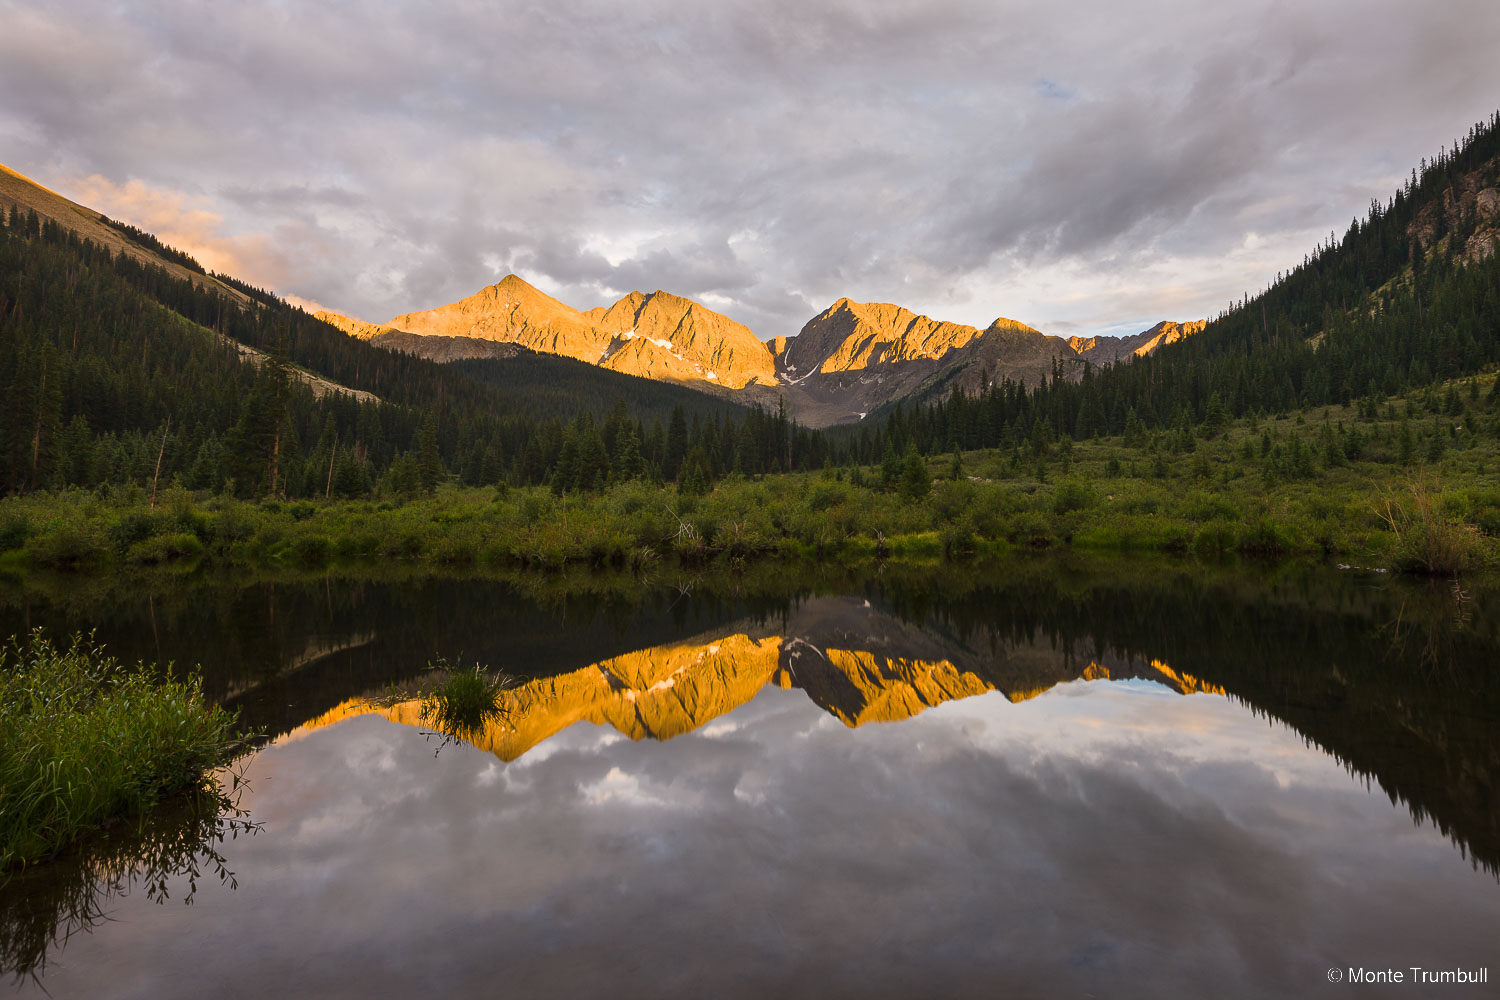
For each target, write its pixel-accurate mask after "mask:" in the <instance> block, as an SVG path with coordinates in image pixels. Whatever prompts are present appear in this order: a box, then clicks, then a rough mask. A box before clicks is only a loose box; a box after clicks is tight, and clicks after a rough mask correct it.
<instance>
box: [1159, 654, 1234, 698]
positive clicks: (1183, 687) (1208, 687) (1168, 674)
mask: <svg viewBox="0 0 1500 1000" xmlns="http://www.w3.org/2000/svg"><path fill="white" fill-rule="evenodd" d="M1151 668H1152V669H1153V670H1155V671H1156V672H1157V673H1159V674H1161V675H1162V676H1163V677H1165V678H1166V679H1167V680H1169V681H1171V682H1172V685H1173V686H1174V687H1176V688H1177V690H1179V691H1181V692H1182V693H1183V694H1217V695H1223V694H1224V689H1223V688H1222V687H1220V686H1219V685H1217V684H1208V683H1205V682H1204V681H1200V680H1199V679H1198V678H1196V677H1194V676H1193V675H1192V674H1179V673H1178V672H1177V671H1175V670H1173V669H1172V668H1171V667H1169V666H1167V665H1166V664H1165V663H1163V662H1161V661H1160V660H1152V661H1151Z"/></svg>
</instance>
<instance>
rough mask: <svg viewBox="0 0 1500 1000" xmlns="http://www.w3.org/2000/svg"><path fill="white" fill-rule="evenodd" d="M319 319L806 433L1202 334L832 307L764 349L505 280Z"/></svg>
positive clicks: (677, 317) (671, 307) (650, 311)
mask: <svg viewBox="0 0 1500 1000" xmlns="http://www.w3.org/2000/svg"><path fill="white" fill-rule="evenodd" d="M318 316H319V317H320V318H322V319H324V320H326V321H327V322H329V323H331V324H333V325H334V326H336V327H338V328H339V329H340V330H343V331H344V332H345V333H347V334H349V335H350V336H353V337H360V338H362V339H367V340H369V341H370V342H371V343H374V344H376V345H378V346H381V347H386V348H390V349H392V350H398V351H405V352H408V353H412V354H418V355H421V356H422V357H427V358H432V359H433V360H436V361H457V360H461V359H465V358H493V357H502V358H503V357H509V356H512V352H513V350H514V348H515V347H522V348H526V349H528V350H532V351H540V352H543V353H547V354H560V355H563V356H564V357H569V358H574V359H577V360H579V361H584V362H587V363H589V364H594V365H599V366H600V367H603V368H608V369H611V370H612V371H617V372H622V373H624V374H627V375H636V376H640V377H642V378H651V379H659V380H662V381H669V382H675V383H678V384H681V385H687V386H691V387H693V388H697V389H701V390H704V391H708V392H713V393H714V394H716V395H726V396H729V397H731V398H735V399H738V400H740V401H742V402H746V403H749V402H759V403H763V404H767V405H775V403H776V401H777V399H778V397H779V398H780V399H782V400H784V401H785V402H786V404H787V406H788V408H789V409H790V411H791V413H792V415H793V416H794V417H796V418H797V419H798V420H799V421H800V422H802V423H803V424H806V425H808V426H812V427H826V426H829V425H831V424H838V423H850V422H856V421H859V420H862V419H864V417H865V416H866V415H868V414H869V413H870V412H872V411H874V410H876V409H878V408H880V407H881V406H884V405H885V404H887V403H891V402H894V401H895V400H898V399H904V398H908V397H911V398H915V399H922V398H924V397H930V396H932V395H935V394H937V393H939V392H942V393H946V392H949V391H951V390H952V388H953V387H954V386H957V387H959V388H961V389H963V390H964V391H966V392H970V393H974V392H978V391H980V390H982V389H983V388H984V387H985V386H986V385H990V384H992V383H995V382H999V381H1000V380H1001V379H1006V378H1008V379H1011V380H1012V381H1017V382H1025V383H1028V384H1032V385H1034V384H1036V383H1037V382H1038V381H1040V380H1041V379H1042V378H1043V377H1044V376H1046V375H1049V374H1050V373H1051V372H1052V371H1053V370H1054V369H1055V368H1056V367H1057V366H1059V365H1061V367H1062V370H1063V371H1064V373H1065V374H1070V375H1075V376H1076V375H1080V374H1081V373H1082V371H1083V365H1084V362H1085V361H1089V362H1093V363H1095V364H1105V363H1110V362H1113V361H1118V360H1121V359H1125V358H1129V357H1131V356H1133V355H1142V354H1149V353H1151V352H1152V351H1154V350H1156V349H1157V348H1158V347H1159V346H1161V345H1162V344H1167V343H1172V342H1174V341H1176V340H1180V339H1181V338H1182V337H1185V336H1187V335H1189V334H1192V333H1196V332H1197V331H1198V330H1201V329H1202V328H1203V326H1204V324H1203V323H1201V322H1199V323H1185V324H1178V323H1171V322H1163V323H1159V324H1157V325H1156V326H1154V327H1152V328H1151V329H1150V330H1146V331H1144V332H1142V333H1139V334H1136V335H1135V336H1132V337H1094V338H1089V339H1083V338H1076V337H1075V338H1073V339H1071V340H1065V339H1063V338H1061V337H1051V336H1048V335H1046V334H1043V333H1041V332H1040V331H1038V330H1035V329H1033V328H1031V327H1029V326H1027V325H1026V324H1025V323H1020V322H1017V321H1016V320H1011V319H1005V318H1003V317H1002V318H999V319H996V320H995V321H994V322H993V323H991V324H990V325H989V326H988V327H986V328H985V329H983V330H980V329H979V328H978V327H973V326H966V325H964V324H962V323H950V322H945V321H943V320H936V319H933V318H931V317H929V316H923V315H920V314H918V313H914V312H912V311H911V310H910V309H906V308H903V307H901V306H898V305H893V304H891V303H886V302H854V301H852V300H850V299H847V298H843V299H839V300H838V301H837V302H835V303H834V304H833V305H831V306H829V307H828V308H827V309H825V310H824V311H823V312H821V313H819V314H818V315H817V316H814V317H813V318H812V319H811V320H809V321H808V322H807V324H806V325H805V326H803V328H802V331H801V332H800V333H799V334H798V335H797V336H796V337H790V338H788V337H773V338H771V339H769V340H765V341H762V340H759V339H758V338H757V337H756V336H755V334H754V333H752V332H751V331H750V329H749V328H748V327H746V326H744V325H743V324H741V323H737V322H735V321H734V320H732V319H730V318H729V317H728V316H725V315H723V314H721V313H717V312H714V311H713V310H712V309H709V308H707V307H706V306H704V305H703V304H701V303H699V302H694V301H693V300H692V299H688V298H683V297H682V296H680V295H672V294H670V293H668V292H664V291H655V292H631V293H629V294H628V295H626V296H624V297H623V298H621V299H620V300H619V301H618V302H615V303H614V304H612V305H609V306H598V307H596V308H593V309H589V310H586V311H579V310H577V309H574V308H573V307H572V306H569V305H567V304H566V303H563V302H560V301H558V300H557V299H554V298H553V297H551V296H550V295H547V294H545V293H543V292H541V291H539V290H537V289H536V288H534V287H532V286H531V285H530V284H528V283H527V282H525V281H524V280H522V279H521V278H519V277H517V276H515V275H513V274H512V275H509V276H507V277H506V278H504V279H503V280H502V281H500V282H499V283H498V284H495V285H491V286H489V287H488V288H485V289H483V290H481V291H480V292H478V293H477V294H475V295H471V296H469V297H468V298H466V299H461V300H459V301H458V302H454V303H451V304H449V305H445V306H439V307H438V308H436V309H428V310H423V311H420V312H409V313H402V314H401V315H399V316H395V317H392V318H391V319H390V320H389V321H387V322H385V323H366V322H364V321H362V320H357V319H351V318H349V317H347V316H341V315H339V314H337V313H326V312H325V313H319V314H318Z"/></svg>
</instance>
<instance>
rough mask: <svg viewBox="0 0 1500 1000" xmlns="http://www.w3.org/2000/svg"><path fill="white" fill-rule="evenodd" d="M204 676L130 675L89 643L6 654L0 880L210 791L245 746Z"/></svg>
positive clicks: (0, 653)
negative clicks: (209, 695) (126, 821)
mask: <svg viewBox="0 0 1500 1000" xmlns="http://www.w3.org/2000/svg"><path fill="white" fill-rule="evenodd" d="M233 724H234V716H233V715H231V714H230V713H228V712H226V711H224V710H223V709H222V708H219V707H212V708H210V707H208V706H207V705H206V704H205V703H204V700H203V692H202V686H201V682H200V680H199V678H198V677H197V676H190V677H188V678H186V679H181V678H175V677H172V676H170V674H169V675H168V676H166V677H158V676H155V675H154V672H153V671H152V670H150V669H148V668H147V667H145V666H144V665H141V664H138V665H137V666H136V667H134V668H132V669H125V668H123V667H122V666H121V665H120V663H119V662H118V661H116V660H115V659H114V658H113V657H110V656H108V655H106V653H105V650H104V647H103V646H101V645H97V644H95V643H94V641H93V638H92V636H89V637H84V636H81V635H74V636H73V637H72V638H71V640H70V641H69V643H68V645H67V646H66V647H60V646H56V645H54V644H53V643H52V641H51V640H50V639H48V638H47V637H46V636H45V635H43V633H42V632H41V631H40V630H36V631H33V632H32V633H30V634H29V635H27V636H26V637H24V638H20V637H17V638H13V639H12V640H11V641H10V644H9V645H7V646H3V647H0V872H3V871H5V870H6V869H9V868H13V867H20V866H25V865H28V864H32V863H35V862H37V861H41V860H44V859H46V858H48V857H51V856H53V855H55V854H56V853H57V852H59V851H60V850H62V849H63V848H64V847H66V846H67V845H68V844H69V843H71V842H72V841H73V840H75V839H77V838H78V837H79V836H81V835H82V834H84V833H86V832H87V831H89V830H91V829H94V828H97V827H99V826H100V825H101V824H104V823H106V822H108V821H110V820H113V819H116V818H120V817H124V816H129V815H135V814H139V813H141V812H143V811H145V810H147V809H149V808H150V807H151V806H152V805H154V804H155V803H156V802H157V801H159V800H160V799H161V798H162V797H163V796H165V795H167V794H170V793H173V792H179V791H185V790H193V789H198V790H209V789H210V786H212V785H213V784H214V779H213V775H212V772H213V770H214V769H215V768H217V767H219V766H220V765H222V764H225V763H227V762H228V761H229V760H230V759H231V758H232V757H233V756H234V754H235V753H236V751H237V750H238V749H239V748H240V747H241V746H243V745H244V744H243V739H242V738H241V737H238V736H236V735H235V734H234V732H233V728H232V727H233Z"/></svg>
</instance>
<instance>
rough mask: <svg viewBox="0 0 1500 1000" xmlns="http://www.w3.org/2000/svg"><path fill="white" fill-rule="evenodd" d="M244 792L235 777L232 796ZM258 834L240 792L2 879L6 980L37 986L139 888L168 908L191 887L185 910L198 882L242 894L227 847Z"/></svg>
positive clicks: (1, 959)
mask: <svg viewBox="0 0 1500 1000" xmlns="http://www.w3.org/2000/svg"><path fill="white" fill-rule="evenodd" d="M239 785H240V782H239V779H238V778H237V777H234V778H233V779H232V781H231V786H232V789H237V788H238V787H239ZM259 830H260V824H259V823H254V822H251V821H250V819H249V811H248V810H245V809H242V808H240V806H239V804H238V792H237V790H231V791H229V792H225V791H222V790H219V791H215V792H204V793H200V794H197V795H194V796H193V797H191V798H190V799H188V800H186V801H180V802H176V803H171V804H164V805H162V806H159V807H157V808H156V809H154V810H152V811H151V812H149V813H147V814H145V815H143V816H141V817H139V818H137V819H133V820H129V821H126V822H124V823H121V824H118V825H116V826H114V827H113V828H111V829H109V830H105V831H102V832H100V833H99V834H97V835H95V836H93V837H89V838H86V839H85V840H84V841H82V842H80V843H79V845H78V846H76V847H75V848H74V849H73V850H72V851H70V852H69V853H68V854H67V855H66V856H64V857H62V858H59V859H58V860H57V861H54V862H51V863H48V864H43V865H38V866H35V867H32V868H29V869H25V870H22V871H19V872H15V873H13V874H11V875H9V876H0V972H9V973H11V974H12V976H13V977H14V979H13V982H14V983H16V984H19V983H20V982H21V981H22V980H24V979H28V978H29V979H32V980H34V981H37V982H38V983H39V982H40V977H41V975H42V973H43V972H44V971H45V969H46V966H47V959H48V957H49V956H51V955H52V954H53V953H54V952H56V951H57V950H59V949H61V948H63V947H65V946H66V945H67V943H68V941H69V939H70V938H72V937H73V935H75V934H80V933H87V932H90V931H92V930H93V929H94V928H95V927H97V926H99V924H101V923H103V922H104V921H106V920H108V919H109V911H110V905H111V903H112V902H113V901H114V900H116V899H118V898H120V897H123V896H126V895H129V893H130V892H131V891H132V890H133V889H134V888H136V887H137V886H142V887H144V888H145V890H146V896H147V898H148V899H151V900H153V901H155V902H157V903H165V902H167V901H168V899H169V898H170V896H171V888H172V885H173V883H174V882H175V881H178V880H181V879H186V890H185V893H184V895H183V899H182V901H183V902H184V903H187V904H191V903H192V901H193V896H194V894H195V893H196V892H197V889H198V881H199V879H212V880H214V881H217V882H218V883H219V884H221V885H227V886H228V887H229V888H231V889H235V888H238V882H237V881H236V880H235V876H234V872H232V871H230V869H229V862H228V859H227V858H225V856H224V854H223V853H222V852H221V847H222V845H223V844H224V843H225V841H226V840H233V839H235V838H237V837H239V836H240V834H247V835H248V834H254V833H257V832H259Z"/></svg>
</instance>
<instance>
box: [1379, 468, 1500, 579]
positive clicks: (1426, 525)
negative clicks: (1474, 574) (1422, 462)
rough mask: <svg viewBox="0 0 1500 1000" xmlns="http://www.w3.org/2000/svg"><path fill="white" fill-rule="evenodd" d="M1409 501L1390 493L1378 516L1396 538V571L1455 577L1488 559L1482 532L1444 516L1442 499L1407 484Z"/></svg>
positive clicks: (1414, 483)
mask: <svg viewBox="0 0 1500 1000" xmlns="http://www.w3.org/2000/svg"><path fill="white" fill-rule="evenodd" d="M1406 492H1407V494H1408V497H1407V498H1406V499H1401V498H1399V497H1398V496H1397V495H1396V494H1394V493H1391V492H1387V493H1386V495H1385V497H1384V498H1382V499H1381V501H1380V503H1379V504H1378V505H1377V506H1376V510H1375V513H1376V515H1377V516H1378V517H1379V518H1380V520H1382V521H1384V522H1385V524H1386V527H1387V528H1389V529H1390V532H1391V534H1393V535H1395V536H1396V549H1395V552H1394V553H1392V556H1393V558H1394V561H1395V568H1396V569H1398V570H1401V571H1402V572H1407V573H1426V574H1428V575H1430V576H1452V575H1454V574H1456V573H1461V572H1464V571H1465V570H1468V569H1472V568H1474V567H1475V566H1476V565H1478V564H1479V563H1480V562H1481V561H1482V559H1483V556H1484V552H1483V548H1484V547H1483V544H1482V542H1481V540H1480V537H1479V532H1478V531H1477V530H1476V529H1475V528H1474V527H1473V526H1471V525H1468V524H1465V523H1462V522H1459V521H1456V520H1451V519H1449V518H1448V517H1446V516H1445V515H1444V514H1443V511H1442V503H1441V499H1442V498H1441V497H1440V496H1438V495H1436V494H1434V493H1433V492H1432V491H1431V490H1429V489H1428V488H1427V487H1426V486H1425V485H1424V484H1423V483H1422V482H1421V481H1419V480H1416V479H1413V480H1411V481H1410V482H1408V483H1407V487H1406Z"/></svg>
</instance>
